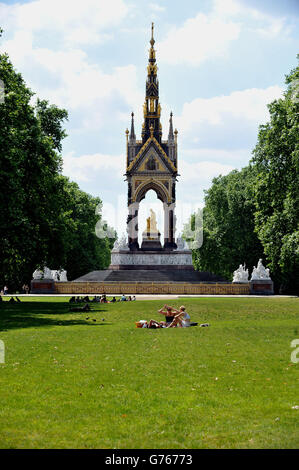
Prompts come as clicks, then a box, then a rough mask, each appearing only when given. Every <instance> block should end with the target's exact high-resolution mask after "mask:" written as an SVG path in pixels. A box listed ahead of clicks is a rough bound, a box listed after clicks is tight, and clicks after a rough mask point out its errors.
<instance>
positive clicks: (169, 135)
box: [168, 111, 174, 142]
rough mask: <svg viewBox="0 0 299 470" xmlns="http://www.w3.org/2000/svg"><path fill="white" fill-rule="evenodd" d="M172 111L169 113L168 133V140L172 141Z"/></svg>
mask: <svg viewBox="0 0 299 470" xmlns="http://www.w3.org/2000/svg"><path fill="white" fill-rule="evenodd" d="M172 116H173V114H172V111H171V113H170V119H169V133H168V142H174V133H173V124H172Z"/></svg>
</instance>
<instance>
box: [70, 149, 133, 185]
mask: <svg viewBox="0 0 299 470" xmlns="http://www.w3.org/2000/svg"><path fill="white" fill-rule="evenodd" d="M124 171H125V157H124V155H105V154H101V153H95V154H91V155H81V156H79V157H75V156H74V152H70V153H69V154H66V155H65V156H64V158H63V173H64V174H65V175H68V176H69V177H70V178H72V179H74V180H76V181H90V180H93V179H95V178H96V177H99V176H100V175H101V178H100V180H101V181H105V178H103V173H105V172H107V173H110V174H111V172H113V173H112V174H113V177H114V178H121V177H122V175H123V173H124Z"/></svg>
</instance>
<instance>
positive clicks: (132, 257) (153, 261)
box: [109, 250, 194, 270]
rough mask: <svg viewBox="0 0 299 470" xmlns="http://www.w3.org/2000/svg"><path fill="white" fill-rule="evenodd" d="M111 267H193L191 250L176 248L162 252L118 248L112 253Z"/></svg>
mask: <svg viewBox="0 0 299 470" xmlns="http://www.w3.org/2000/svg"><path fill="white" fill-rule="evenodd" d="M109 269H113V270H119V269H127V270H132V269H158V270H161V269H162V270H165V269H172V270H173V269H191V270H193V269H194V268H193V264H192V252H191V250H176V251H165V250H162V251H160V252H157V251H150V250H139V251H129V250H116V251H112V253H111V264H110V266H109Z"/></svg>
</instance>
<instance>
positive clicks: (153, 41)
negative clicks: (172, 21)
mask: <svg viewBox="0 0 299 470" xmlns="http://www.w3.org/2000/svg"><path fill="white" fill-rule="evenodd" d="M150 43H151V46H152V47H154V44H155V40H154V23H152V38H151V40H150Z"/></svg>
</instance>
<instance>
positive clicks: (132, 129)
mask: <svg viewBox="0 0 299 470" xmlns="http://www.w3.org/2000/svg"><path fill="white" fill-rule="evenodd" d="M131 116H132V119H131V133H130V141H132V140H135V139H136V136H135V129H134V113H133V111H132V113H131Z"/></svg>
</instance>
